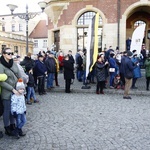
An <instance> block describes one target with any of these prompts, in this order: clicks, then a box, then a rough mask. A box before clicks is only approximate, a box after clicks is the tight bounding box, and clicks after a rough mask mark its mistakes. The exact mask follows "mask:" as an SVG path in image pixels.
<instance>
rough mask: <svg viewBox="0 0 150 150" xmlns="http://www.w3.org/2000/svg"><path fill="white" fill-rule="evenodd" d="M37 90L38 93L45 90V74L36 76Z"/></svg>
mask: <svg viewBox="0 0 150 150" xmlns="http://www.w3.org/2000/svg"><path fill="white" fill-rule="evenodd" d="M38 92H39V94H41V93H44V92H45V76H41V77H38Z"/></svg>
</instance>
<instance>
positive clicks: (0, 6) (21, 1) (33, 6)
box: [0, 0, 42, 15]
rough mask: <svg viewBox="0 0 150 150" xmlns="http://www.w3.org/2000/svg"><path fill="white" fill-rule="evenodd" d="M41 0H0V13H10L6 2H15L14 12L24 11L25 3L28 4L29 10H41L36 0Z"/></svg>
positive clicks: (38, 0)
mask: <svg viewBox="0 0 150 150" xmlns="http://www.w3.org/2000/svg"><path fill="white" fill-rule="evenodd" d="M40 1H42V0H1V2H0V15H4V14H10V10H9V8H8V7H7V6H6V5H7V4H15V5H17V6H18V8H16V10H15V11H14V13H24V12H25V11H26V4H28V7H29V12H36V11H38V12H39V11H41V9H40V7H39V6H38V2H40Z"/></svg>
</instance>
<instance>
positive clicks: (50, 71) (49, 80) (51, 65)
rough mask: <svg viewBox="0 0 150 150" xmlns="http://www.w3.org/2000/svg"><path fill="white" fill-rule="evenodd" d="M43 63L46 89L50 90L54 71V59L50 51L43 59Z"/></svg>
mask: <svg viewBox="0 0 150 150" xmlns="http://www.w3.org/2000/svg"><path fill="white" fill-rule="evenodd" d="M45 65H46V68H47V74H48V77H47V89H49V90H51V88H53V87H54V86H53V81H54V76H55V72H56V61H55V59H54V54H53V53H52V52H49V53H48V57H47V59H46V60H45Z"/></svg>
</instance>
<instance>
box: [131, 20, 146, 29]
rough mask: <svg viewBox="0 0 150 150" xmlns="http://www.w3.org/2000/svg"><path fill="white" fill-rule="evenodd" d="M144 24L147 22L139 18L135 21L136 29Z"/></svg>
mask: <svg viewBox="0 0 150 150" xmlns="http://www.w3.org/2000/svg"><path fill="white" fill-rule="evenodd" d="M142 24H146V23H145V22H144V21H141V20H138V21H136V22H135V23H134V29H135V28H137V27H138V26H140V25H142Z"/></svg>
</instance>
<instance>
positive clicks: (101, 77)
mask: <svg viewBox="0 0 150 150" xmlns="http://www.w3.org/2000/svg"><path fill="white" fill-rule="evenodd" d="M95 69H96V78H97V81H98V82H99V81H105V80H106V78H107V76H106V67H105V63H104V62H98V61H97V62H96V64H95Z"/></svg>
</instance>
